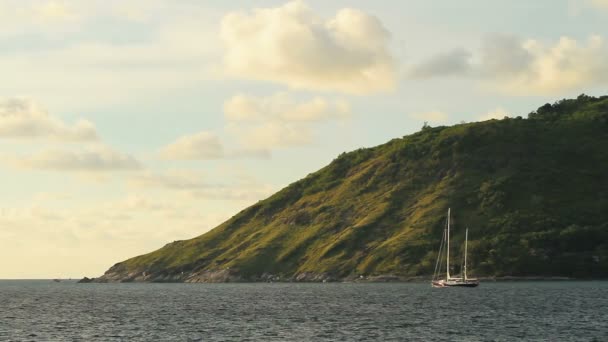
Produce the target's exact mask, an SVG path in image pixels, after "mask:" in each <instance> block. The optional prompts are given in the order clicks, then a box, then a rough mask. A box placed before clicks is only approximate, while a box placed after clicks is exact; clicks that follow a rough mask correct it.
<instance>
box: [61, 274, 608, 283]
mask: <svg viewBox="0 0 608 342" xmlns="http://www.w3.org/2000/svg"><path fill="white" fill-rule="evenodd" d="M476 279H478V280H479V281H480V282H482V283H497V282H526V281H531V282H553V281H607V280H608V278H597V277H580V278H578V277H564V276H501V277H477V278H476ZM49 280H52V279H49ZM430 281H431V278H430V277H399V276H393V275H381V276H372V277H367V278H355V279H353V278H342V279H336V278H333V279H315V280H312V279H309V280H297V279H293V278H290V279H280V278H278V279H255V280H252V279H223V280H214V281H209V280H207V281H188V280H186V281H182V280H166V279H146V280H141V279H138V280H133V279H125V280H122V279H112V280H108V279H103V278H101V279H100V278H87V277H84V278H82V279H80V280H78V281H77V282H78V283H81V284H87V283H95V284H102V283H121V284H122V283H150V284H153V283H165V284H188V283H197V284H228V283H233V284H234V283H250V284H255V283H345V284H347V283H362V284H364V283H426V282H430Z"/></svg>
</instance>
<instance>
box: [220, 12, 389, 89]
mask: <svg viewBox="0 0 608 342" xmlns="http://www.w3.org/2000/svg"><path fill="white" fill-rule="evenodd" d="M221 39H222V41H223V43H224V45H225V55H224V67H225V71H226V73H227V74H228V75H230V76H234V77H239V78H246V79H254V80H265V81H272V82H278V83H282V84H286V85H288V86H290V87H293V88H300V89H311V90H325V91H340V92H346V93H354V94H367V93H374V92H379V91H387V90H391V89H393V88H394V87H395V62H394V60H393V58H392V56H391V54H390V52H389V50H388V41H389V32H388V31H387V30H386V29H385V28H384V26H383V25H382V23H381V22H380V21H379V20H378V19H377V18H376V17H374V16H371V15H369V14H367V13H365V12H362V11H360V10H357V9H351V8H346V9H342V10H340V11H338V13H337V14H336V16H335V17H334V18H331V19H328V20H324V19H323V18H321V17H319V16H318V15H317V14H315V13H314V12H313V11H312V10H311V9H310V8H309V7H308V6H307V5H306V4H305V3H304V1H301V0H294V1H291V2H289V3H287V4H285V5H283V6H281V7H276V8H258V9H255V10H253V11H252V12H250V13H244V12H233V13H229V14H227V15H226V16H224V18H223V19H222V24H221Z"/></svg>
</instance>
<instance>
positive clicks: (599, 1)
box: [590, 0, 608, 9]
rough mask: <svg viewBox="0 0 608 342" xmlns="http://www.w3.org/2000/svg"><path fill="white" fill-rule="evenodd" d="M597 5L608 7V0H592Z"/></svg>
mask: <svg viewBox="0 0 608 342" xmlns="http://www.w3.org/2000/svg"><path fill="white" fill-rule="evenodd" d="M590 1H591V4H592V5H594V6H595V7H599V8H606V9H608V0H590Z"/></svg>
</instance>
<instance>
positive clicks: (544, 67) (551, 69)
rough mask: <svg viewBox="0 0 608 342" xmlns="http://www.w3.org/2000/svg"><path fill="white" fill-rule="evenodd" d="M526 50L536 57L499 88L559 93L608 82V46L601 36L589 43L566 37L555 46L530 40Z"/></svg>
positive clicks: (518, 92) (515, 91)
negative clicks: (607, 61) (607, 62)
mask: <svg viewBox="0 0 608 342" xmlns="http://www.w3.org/2000/svg"><path fill="white" fill-rule="evenodd" d="M521 48H522V50H523V51H526V52H528V53H529V54H530V55H531V56H532V59H531V61H530V62H529V63H528V64H527V67H526V68H521V70H519V71H515V72H513V73H512V74H509V75H508V76H507V77H504V81H506V82H505V83H504V84H503V85H499V88H502V89H503V90H505V91H507V92H510V93H515V94H526V93H536V94H555V93H560V92H562V91H566V90H578V91H581V92H582V91H583V90H584V89H585V87H590V86H596V85H600V84H608V65H607V64H606V60H608V47H607V46H606V44H604V41H603V39H602V38H601V37H600V36H592V37H591V38H590V39H589V40H588V41H587V42H586V43H583V44H581V43H579V42H577V41H576V40H573V39H570V38H568V37H562V38H560V40H559V41H558V42H557V44H555V45H553V46H547V45H545V44H543V43H541V42H538V41H535V40H529V41H526V42H525V43H524V44H523V45H522V47H521Z"/></svg>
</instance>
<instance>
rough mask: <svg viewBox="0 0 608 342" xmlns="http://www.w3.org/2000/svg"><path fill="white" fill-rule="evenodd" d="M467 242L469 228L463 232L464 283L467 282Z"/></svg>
mask: <svg viewBox="0 0 608 342" xmlns="http://www.w3.org/2000/svg"><path fill="white" fill-rule="evenodd" d="M468 242H469V228H467V229H466V230H465V231H464V281H467V243H468Z"/></svg>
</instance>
